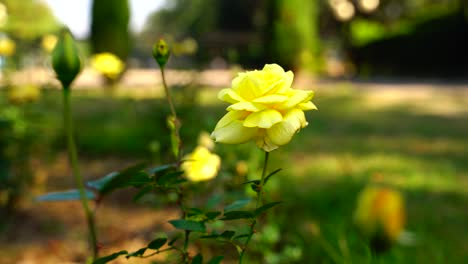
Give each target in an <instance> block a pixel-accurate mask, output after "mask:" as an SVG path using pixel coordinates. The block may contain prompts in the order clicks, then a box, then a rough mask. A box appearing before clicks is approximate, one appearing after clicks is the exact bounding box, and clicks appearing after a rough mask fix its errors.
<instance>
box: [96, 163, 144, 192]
mask: <svg viewBox="0 0 468 264" xmlns="http://www.w3.org/2000/svg"><path fill="white" fill-rule="evenodd" d="M145 167H146V164H145V163H139V164H136V165H134V166H131V167H128V168H126V169H124V170H122V171H120V172H119V173H118V174H117V175H115V176H114V177H113V178H112V179H110V180H109V181H108V182H106V183H105V184H104V185H103V186H102V188H101V190H100V193H101V194H102V195H105V194H107V193H110V192H112V191H114V190H115V189H118V188H122V187H127V186H129V185H132V183H131V181H132V180H133V177H134V176H135V175H137V178H139V177H140V176H141V173H144V172H143V171H142V170H143V169H144V168H145Z"/></svg>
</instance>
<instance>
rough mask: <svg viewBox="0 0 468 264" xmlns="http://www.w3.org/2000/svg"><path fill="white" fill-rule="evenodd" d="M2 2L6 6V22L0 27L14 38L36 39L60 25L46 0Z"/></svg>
mask: <svg viewBox="0 0 468 264" xmlns="http://www.w3.org/2000/svg"><path fill="white" fill-rule="evenodd" d="M0 3H2V4H3V5H4V6H5V8H6V10H5V11H6V12H5V18H4V23H3V25H0V28H1V29H2V30H3V31H5V32H6V33H8V34H9V35H10V36H11V37H12V38H14V39H17V40H24V41H32V40H36V39H37V38H40V37H42V36H43V35H45V34H47V33H50V32H54V31H55V30H57V29H58V27H59V23H58V22H57V20H56V18H55V17H54V15H53V14H52V12H51V10H50V9H49V7H48V6H47V4H46V3H45V2H44V1H39V0H21V1H18V0H0ZM2 20H3V19H2Z"/></svg>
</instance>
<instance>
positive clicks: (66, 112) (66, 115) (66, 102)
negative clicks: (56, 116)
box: [63, 87, 98, 259]
mask: <svg viewBox="0 0 468 264" xmlns="http://www.w3.org/2000/svg"><path fill="white" fill-rule="evenodd" d="M63 122H64V126H65V133H66V136H67V145H68V157H69V159H70V164H71V167H72V174H73V177H74V178H75V183H76V185H77V187H78V190H79V192H80V199H81V205H82V206H83V209H84V212H85V215H86V222H87V224H88V232H89V239H90V241H91V246H92V251H93V259H96V258H97V257H98V246H97V236H96V225H95V219H94V213H93V211H92V210H91V209H90V208H89V205H88V199H87V196H86V190H85V186H84V184H83V178H82V177H81V173H80V169H79V167H78V154H77V151H76V145H75V140H74V138H73V123H72V118H71V106H70V88H69V87H64V89H63Z"/></svg>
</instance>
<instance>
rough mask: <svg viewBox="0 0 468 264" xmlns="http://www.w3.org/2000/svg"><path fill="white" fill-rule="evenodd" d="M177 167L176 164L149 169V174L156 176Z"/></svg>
mask: <svg viewBox="0 0 468 264" xmlns="http://www.w3.org/2000/svg"><path fill="white" fill-rule="evenodd" d="M175 167H176V166H175V164H165V165H161V166H158V167H154V168H151V169H149V170H148V173H149V174H151V175H154V174H157V173H161V172H163V171H166V170H168V169H172V168H175Z"/></svg>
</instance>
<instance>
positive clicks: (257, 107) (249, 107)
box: [227, 102, 265, 112]
mask: <svg viewBox="0 0 468 264" xmlns="http://www.w3.org/2000/svg"><path fill="white" fill-rule="evenodd" d="M263 109H265V106H263V105H261V104H255V103H251V102H239V103H235V104H232V105H230V106H229V107H228V108H227V110H228V111H250V112H258V111H261V110H263Z"/></svg>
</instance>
